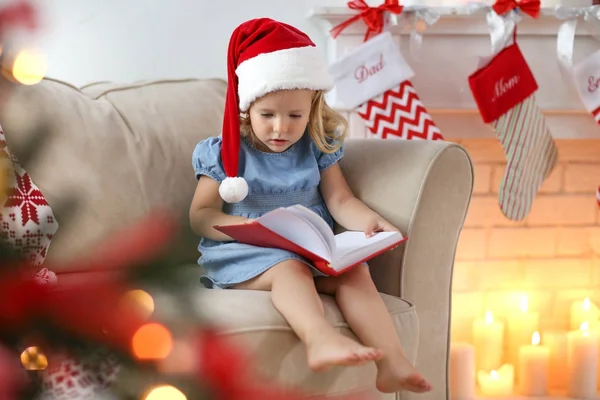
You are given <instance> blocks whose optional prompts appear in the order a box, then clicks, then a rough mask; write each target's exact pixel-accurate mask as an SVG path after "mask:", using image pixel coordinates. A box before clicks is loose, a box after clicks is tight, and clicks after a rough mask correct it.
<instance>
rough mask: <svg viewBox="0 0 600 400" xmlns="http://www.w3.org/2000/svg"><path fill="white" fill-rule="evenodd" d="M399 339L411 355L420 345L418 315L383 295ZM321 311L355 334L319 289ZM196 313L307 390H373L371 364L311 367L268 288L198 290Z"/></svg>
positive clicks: (261, 365)
mask: <svg viewBox="0 0 600 400" xmlns="http://www.w3.org/2000/svg"><path fill="white" fill-rule="evenodd" d="M381 296H382V298H383V301H384V302H385V304H386V306H387V308H388V310H389V312H390V315H391V316H392V319H393V321H394V325H395V327H396V330H397V332H398V335H399V337H400V340H401V341H402V343H403V345H404V347H405V349H406V352H407V356H408V357H409V358H410V359H411V360H412V361H414V360H415V359H416V349H417V347H418V335H419V332H418V319H417V314H416V312H415V308H414V306H413V305H412V304H410V303H408V302H406V301H404V300H402V299H399V298H397V297H393V296H389V295H386V294H382V295H381ZM321 298H322V300H323V304H324V306H325V316H326V318H327V320H328V321H329V322H331V324H332V325H333V326H334V327H335V328H336V329H338V330H339V331H340V332H341V333H342V334H344V335H345V336H348V337H351V338H354V339H356V336H354V334H353V333H352V331H351V330H350V328H349V327H348V324H347V323H346V321H345V320H344V317H343V316H342V313H341V312H340V310H339V308H338V307H337V305H336V303H335V300H334V298H333V297H332V296H327V295H321ZM194 307H195V308H196V311H197V312H198V313H199V314H202V315H203V316H204V317H205V318H208V319H209V320H210V321H212V322H213V323H215V324H216V325H217V326H219V327H220V329H221V330H222V331H223V332H225V333H226V334H228V335H230V336H231V337H233V338H234V339H235V341H236V342H238V343H240V344H241V345H242V346H244V348H245V349H248V350H249V351H250V352H251V355H252V357H253V360H255V366H256V368H257V371H258V372H259V373H260V374H262V375H264V376H266V377H267V378H270V379H275V380H276V381H277V382H279V383H280V384H283V385H289V386H293V387H301V389H302V390H303V391H304V392H306V393H308V394H309V395H323V394H340V393H348V392H355V391H362V390H369V391H371V390H373V389H374V384H375V373H376V370H375V365H374V364H373V363H370V364H367V365H364V366H357V367H353V368H332V369H330V370H328V371H326V372H319V373H314V372H312V371H311V370H310V369H309V368H308V366H307V360H306V353H305V348H304V345H303V344H302V343H301V342H300V341H299V339H298V337H297V336H296V335H295V334H294V332H293V331H292V329H291V328H290V326H289V325H288V324H287V322H286V321H285V319H284V318H283V317H282V316H281V314H280V313H279V312H278V311H277V310H276V309H275V308H274V307H273V304H272V302H271V293H270V292H263V291H250V290H208V289H207V290H200V291H198V294H197V295H196V296H195V297H194Z"/></svg>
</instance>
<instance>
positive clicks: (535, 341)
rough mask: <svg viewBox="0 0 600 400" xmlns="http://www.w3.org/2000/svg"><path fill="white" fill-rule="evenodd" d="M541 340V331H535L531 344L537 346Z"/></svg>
mask: <svg viewBox="0 0 600 400" xmlns="http://www.w3.org/2000/svg"><path fill="white" fill-rule="evenodd" d="M540 341H541V340H540V333H539V332H538V331H535V332H533V335H531V344H532V345H534V346H537V345H539V344H540Z"/></svg>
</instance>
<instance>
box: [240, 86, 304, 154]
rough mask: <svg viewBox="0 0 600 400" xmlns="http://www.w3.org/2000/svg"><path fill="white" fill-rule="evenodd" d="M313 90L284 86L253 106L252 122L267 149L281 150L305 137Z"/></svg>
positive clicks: (251, 112)
mask: <svg viewBox="0 0 600 400" xmlns="http://www.w3.org/2000/svg"><path fill="white" fill-rule="evenodd" d="M313 93H314V92H313V91H312V90H304V89H296V90H281V91H277V92H272V93H269V94H266V95H265V96H263V97H261V98H259V99H257V100H256V101H255V102H254V103H253V104H252V106H250V110H249V115H250V124H251V125H252V130H253V131H254V135H255V136H256V138H257V139H258V140H259V141H260V143H261V144H262V145H264V147H265V149H263V150H267V151H272V152H274V153H281V152H282V151H285V150H287V149H288V148H290V146H292V145H293V144H294V143H296V142H297V141H298V140H300V138H302V135H303V134H304V131H305V130H306V126H307V125H308V118H309V115H310V108H311V103H312V98H313ZM261 147H263V146H261Z"/></svg>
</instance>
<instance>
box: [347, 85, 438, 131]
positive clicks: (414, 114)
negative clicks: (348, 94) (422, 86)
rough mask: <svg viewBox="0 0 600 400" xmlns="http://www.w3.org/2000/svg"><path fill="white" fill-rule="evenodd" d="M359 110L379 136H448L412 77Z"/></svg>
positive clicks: (367, 124) (370, 127)
mask: <svg viewBox="0 0 600 400" xmlns="http://www.w3.org/2000/svg"><path fill="white" fill-rule="evenodd" d="M357 111H358V115H360V117H361V118H362V119H364V120H365V121H366V126H367V128H368V129H369V132H370V133H371V134H372V136H373V137H376V138H380V139H388V138H390V139H407V140H411V139H427V140H443V139H444V137H443V136H442V133H441V132H440V130H439V128H438V127H437V126H436V125H435V123H434V122H433V118H431V115H429V113H428V112H427V110H426V109H425V106H424V105H423V103H422V102H421V99H419V96H418V95H417V91H416V90H415V88H414V87H413V85H412V83H411V82H410V81H409V80H405V81H404V82H402V83H401V84H400V85H399V86H396V87H395V88H393V89H390V90H388V91H386V92H385V93H383V94H380V95H379V96H377V97H375V98H373V99H371V100H369V101H367V102H366V103H364V104H362V105H361V106H360V107H358V110H357Z"/></svg>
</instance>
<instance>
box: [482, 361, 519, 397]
mask: <svg viewBox="0 0 600 400" xmlns="http://www.w3.org/2000/svg"><path fill="white" fill-rule="evenodd" d="M514 375H515V369H514V367H513V366H512V365H511V364H504V365H503V366H501V367H500V368H498V370H492V371H490V372H486V371H478V372H477V383H478V384H479V388H480V390H481V395H482V396H486V397H506V396H510V395H512V392H513V385H514Z"/></svg>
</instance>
